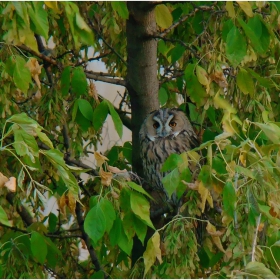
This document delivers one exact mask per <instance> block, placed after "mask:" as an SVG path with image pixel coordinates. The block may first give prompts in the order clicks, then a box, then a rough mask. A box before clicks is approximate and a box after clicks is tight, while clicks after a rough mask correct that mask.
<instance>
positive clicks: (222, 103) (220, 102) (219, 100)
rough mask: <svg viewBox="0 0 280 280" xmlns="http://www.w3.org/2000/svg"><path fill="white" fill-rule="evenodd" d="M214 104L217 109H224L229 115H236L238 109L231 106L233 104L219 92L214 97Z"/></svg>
mask: <svg viewBox="0 0 280 280" xmlns="http://www.w3.org/2000/svg"><path fill="white" fill-rule="evenodd" d="M214 104H215V107H216V108H220V109H224V110H226V111H228V112H229V113H233V114H236V109H235V108H233V107H232V106H231V104H230V103H229V102H228V101H227V100H226V99H224V98H223V97H221V96H220V94H219V92H218V93H217V94H216V95H215V97H214Z"/></svg>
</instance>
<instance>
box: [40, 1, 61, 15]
mask: <svg viewBox="0 0 280 280" xmlns="http://www.w3.org/2000/svg"><path fill="white" fill-rule="evenodd" d="M44 3H45V5H46V6H47V7H48V8H50V9H52V10H54V11H55V12H56V13H58V14H59V13H60V10H59V8H58V5H57V1H44Z"/></svg>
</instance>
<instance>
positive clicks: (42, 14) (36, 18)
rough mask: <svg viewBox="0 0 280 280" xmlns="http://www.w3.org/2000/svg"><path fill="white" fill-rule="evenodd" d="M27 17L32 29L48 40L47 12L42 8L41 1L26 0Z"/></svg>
mask: <svg viewBox="0 0 280 280" xmlns="http://www.w3.org/2000/svg"><path fill="white" fill-rule="evenodd" d="M26 5H27V10H28V14H29V17H30V19H31V22H32V23H33V25H32V27H33V28H32V30H33V31H34V32H35V33H37V34H39V35H42V36H43V37H44V38H45V39H46V40H48V37H49V35H48V33H49V23H48V13H47V12H46V10H45V9H44V3H43V2H40V1H38V2H26Z"/></svg>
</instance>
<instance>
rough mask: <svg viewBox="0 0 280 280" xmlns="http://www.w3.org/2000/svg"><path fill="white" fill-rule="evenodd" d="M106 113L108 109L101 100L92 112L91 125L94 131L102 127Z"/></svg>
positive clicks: (104, 101) (105, 103)
mask: <svg viewBox="0 0 280 280" xmlns="http://www.w3.org/2000/svg"><path fill="white" fill-rule="evenodd" d="M108 113H109V108H108V106H107V102H106V100H103V101H102V102H101V103H100V104H98V106H97V107H96V108H95V109H94V111H93V117H92V119H93V120H92V123H93V127H94V129H95V130H96V131H98V130H99V129H100V128H101V127H102V126H103V123H104V122H105V120H106V118H107V115H108Z"/></svg>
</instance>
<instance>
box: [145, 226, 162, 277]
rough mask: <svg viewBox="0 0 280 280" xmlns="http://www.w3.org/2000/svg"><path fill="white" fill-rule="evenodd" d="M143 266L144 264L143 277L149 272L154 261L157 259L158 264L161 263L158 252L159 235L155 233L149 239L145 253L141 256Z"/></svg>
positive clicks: (159, 251) (159, 252)
mask: <svg viewBox="0 0 280 280" xmlns="http://www.w3.org/2000/svg"><path fill="white" fill-rule="evenodd" d="M143 258H144V264H145V272H144V276H145V275H146V274H147V272H148V271H149V270H150V268H151V267H152V265H153V264H154V263H155V261H156V259H158V261H159V263H160V264H161V263H162V259H161V250H160V235H159V233H158V232H157V231H156V232H155V233H154V235H153V236H152V237H151V238H150V239H149V241H148V244H147V248H146V251H145V252H144V254H143Z"/></svg>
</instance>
